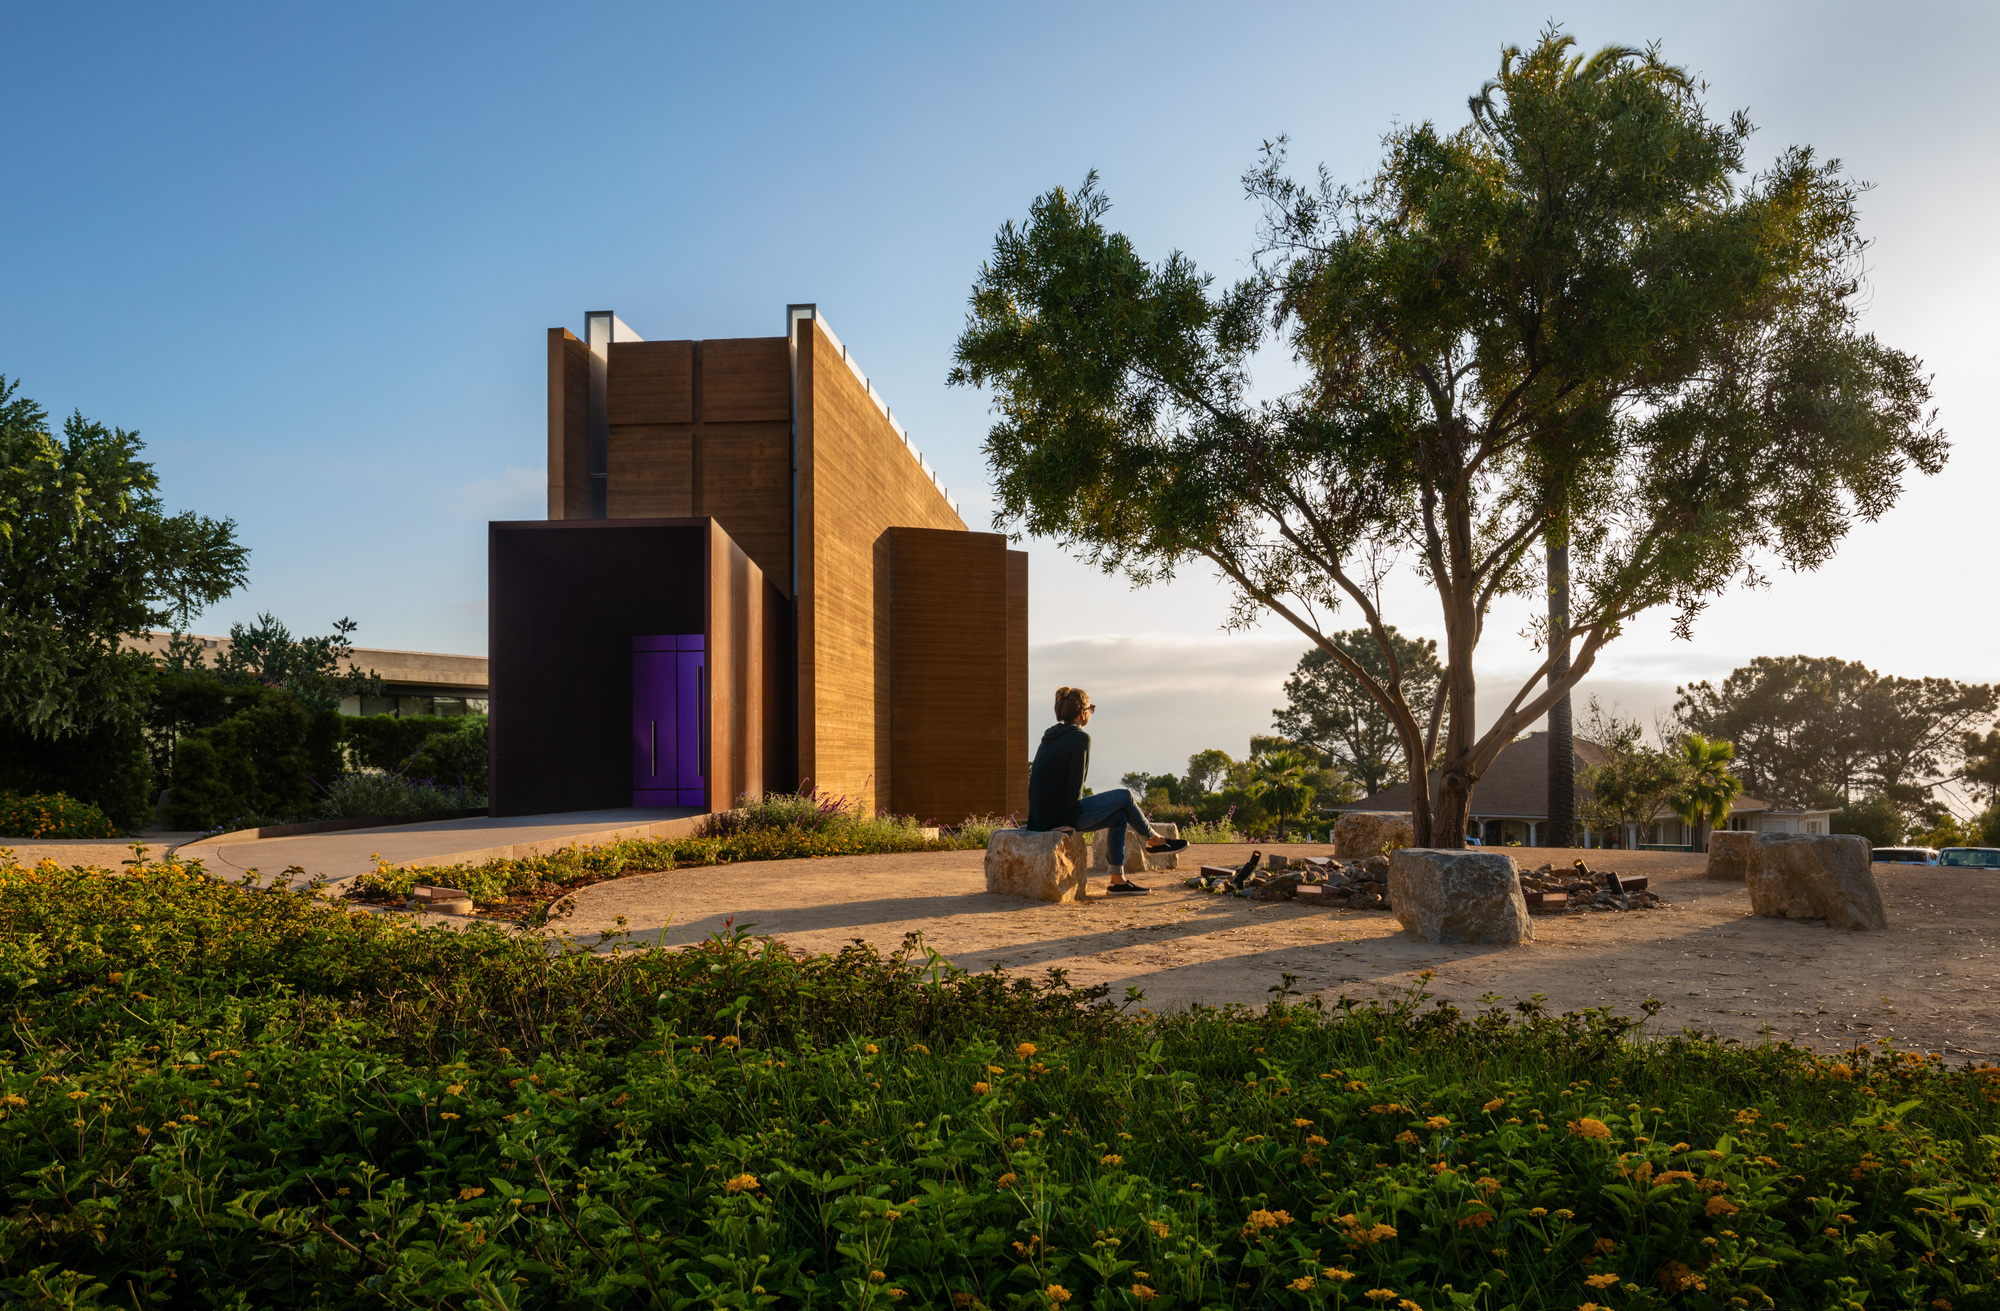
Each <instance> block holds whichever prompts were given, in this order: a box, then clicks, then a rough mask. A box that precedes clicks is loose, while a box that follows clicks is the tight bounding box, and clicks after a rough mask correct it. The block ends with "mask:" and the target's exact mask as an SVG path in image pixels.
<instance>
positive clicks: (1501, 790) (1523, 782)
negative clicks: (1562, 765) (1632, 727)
mask: <svg viewBox="0 0 2000 1311" xmlns="http://www.w3.org/2000/svg"><path fill="white" fill-rule="evenodd" d="M1571 747H1572V751H1571V756H1572V758H1573V759H1574V760H1575V762H1576V768H1577V769H1580V770H1581V769H1593V768H1595V767H1597V766H1598V765H1601V764H1603V763H1604V762H1605V761H1606V760H1609V759H1610V758H1611V756H1610V753H1609V752H1607V751H1606V750H1605V749H1604V748H1603V747H1601V746H1599V745H1597V743H1595V742H1592V741H1589V740H1587V739H1585V738H1580V737H1579V738H1572V739H1571ZM1437 788H1438V776H1437V774H1436V773H1435V772H1433V773H1432V774H1431V795H1433V796H1435V795H1437ZM1348 809H1351V810H1392V811H1401V810H1408V809H1410V785H1409V784H1408V783H1398V784H1397V785H1396V786H1395V787H1392V788H1384V789H1383V790H1382V791H1380V792H1377V793H1376V794H1375V795H1374V796H1372V797H1369V798H1367V799H1366V800H1363V801H1357V802H1355V803H1354V804H1353V805H1352V806H1350V807H1348ZM1472 813H1473V814H1474V815H1478V816H1480V817H1482V818H1488V817H1492V818H1500V817H1504V818H1507V819H1545V818H1547V817H1548V813H1549V735H1548V734H1547V733H1546V732H1539V733H1530V734H1528V735H1527V736H1526V737H1519V738H1515V739H1514V740H1513V741H1512V742H1509V743H1508V744H1507V745H1506V746H1504V747H1502V748H1500V754H1499V755H1498V756H1495V757H1494V759H1493V764H1492V767H1491V768H1489V769H1488V770H1487V771H1486V775H1485V777H1483V778H1481V779H1480V780H1479V782H1478V784H1477V785H1475V786H1474V787H1473V789H1472Z"/></svg>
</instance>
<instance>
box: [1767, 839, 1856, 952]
mask: <svg viewBox="0 0 2000 1311" xmlns="http://www.w3.org/2000/svg"><path fill="white" fill-rule="evenodd" d="M1753 836H1754V837H1755V838H1756V839H1757V840H1756V842H1755V843H1753V844H1752V845H1751V847H1750V859H1749V871H1748V875H1747V877H1746V878H1745V882H1746V883H1748V884H1749V887H1750V909H1751V910H1752V911H1755V912H1756V913H1757V914H1759V915H1771V916H1777V917H1780V918H1786V919H1814V920H1816V919H1823V920H1825V921H1826V922H1827V923H1829V924H1831V925H1833V927H1835V928H1837V929H1886V928H1888V927H1889V915H1888V912H1887V911H1885V910H1884V909H1883V908H1882V886H1881V885H1880V884H1879V883H1877V882H1876V881H1875V871H1874V870H1873V869H1872V868H1870V862H1871V861H1872V860H1873V854H1874V853H1873V852H1871V851H1870V850H1869V847H1868V839H1867V838H1864V837H1859V836H1857V835H1855V834H1852V833H1840V834H1824V833H1818V834H1816V833H1758V834H1754V835H1753Z"/></svg>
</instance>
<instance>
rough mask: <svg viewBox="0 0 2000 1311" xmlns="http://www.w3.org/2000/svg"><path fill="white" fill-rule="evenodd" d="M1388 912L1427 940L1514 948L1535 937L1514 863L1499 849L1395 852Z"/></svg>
mask: <svg viewBox="0 0 2000 1311" xmlns="http://www.w3.org/2000/svg"><path fill="white" fill-rule="evenodd" d="M1389 909H1390V910H1392V911H1394V912H1395V913H1396V922H1397V923H1399V924H1401V925H1402V926H1403V927H1404V928H1406V929H1408V930H1409V931H1410V932H1412V933H1414V934H1416V935H1417V936H1418V937H1421V938H1423V939H1424V940H1426V941H1428V942H1436V943H1444V944H1461V943H1464V944H1480V945H1497V946H1507V947H1515V946H1519V945H1521V944H1522V943H1526V942H1532V941H1534V937H1535V926H1534V924H1533V923H1532V922H1531V921H1530V920H1529V919H1528V903H1527V900H1526V899H1525V898H1524V897H1522V895H1521V880H1520V878H1519V877H1518V876H1517V875H1516V874H1515V872H1514V859H1513V857H1511V856H1508V855H1505V854H1503V853H1501V852H1497V851H1443V850H1430V849H1425V848H1414V847H1405V848H1403V849H1402V850H1401V851H1397V852H1394V853H1392V854H1391V855H1390V857H1389Z"/></svg>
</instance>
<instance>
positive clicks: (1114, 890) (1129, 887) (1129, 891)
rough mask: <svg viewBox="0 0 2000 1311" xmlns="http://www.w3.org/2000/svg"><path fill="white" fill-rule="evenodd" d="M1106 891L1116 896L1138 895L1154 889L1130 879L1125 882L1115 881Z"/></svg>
mask: <svg viewBox="0 0 2000 1311" xmlns="http://www.w3.org/2000/svg"><path fill="white" fill-rule="evenodd" d="M1104 891H1105V892H1106V893H1107V894H1108V895H1110V896H1114V897H1136V896H1139V895H1141V894H1143V893H1147V892H1151V891H1152V889H1151V888H1142V887H1140V886H1139V885H1138V884H1136V883H1132V882H1129V881H1128V882H1125V883H1114V884H1112V885H1111V886H1110V887H1108V888H1106V889H1105V890H1104Z"/></svg>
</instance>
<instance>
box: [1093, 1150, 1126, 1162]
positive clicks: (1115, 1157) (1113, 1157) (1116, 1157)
mask: <svg viewBox="0 0 2000 1311" xmlns="http://www.w3.org/2000/svg"><path fill="white" fill-rule="evenodd" d="M1097 1163H1098V1164H1099V1165H1123V1164H1124V1163H1125V1158H1124V1157H1122V1156H1120V1155H1118V1154H1117V1153H1116V1152H1113V1153H1111V1154H1110V1155H1108V1156H1103V1157H1099V1158H1098V1161H1097Z"/></svg>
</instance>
